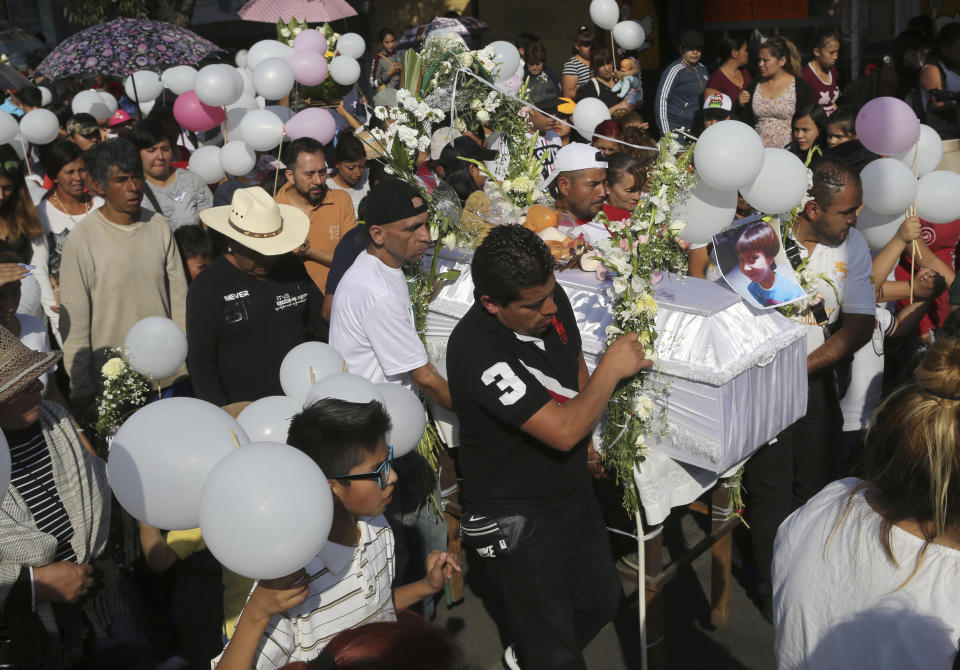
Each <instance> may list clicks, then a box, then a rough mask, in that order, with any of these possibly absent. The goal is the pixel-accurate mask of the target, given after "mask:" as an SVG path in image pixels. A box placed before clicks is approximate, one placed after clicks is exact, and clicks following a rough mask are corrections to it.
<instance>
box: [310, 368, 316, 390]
mask: <svg viewBox="0 0 960 670" xmlns="http://www.w3.org/2000/svg"><path fill="white" fill-rule="evenodd" d="M316 383H317V374H316V373H315V372H314V371H313V366H312V365H311V366H310V386H313V385H314V384H316Z"/></svg>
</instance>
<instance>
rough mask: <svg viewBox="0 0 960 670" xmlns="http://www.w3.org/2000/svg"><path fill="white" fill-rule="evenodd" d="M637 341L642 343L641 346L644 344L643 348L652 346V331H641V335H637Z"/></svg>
mask: <svg viewBox="0 0 960 670" xmlns="http://www.w3.org/2000/svg"><path fill="white" fill-rule="evenodd" d="M637 339H638V340H639V341H640V344H642V345H643V346H647V345H648V344H650V331H648V330H642V331H640V333H639V334H638V335H637Z"/></svg>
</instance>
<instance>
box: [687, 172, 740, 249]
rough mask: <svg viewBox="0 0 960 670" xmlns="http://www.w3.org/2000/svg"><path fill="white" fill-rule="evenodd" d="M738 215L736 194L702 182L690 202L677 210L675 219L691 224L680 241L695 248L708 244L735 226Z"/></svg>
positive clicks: (691, 194)
mask: <svg viewBox="0 0 960 670" xmlns="http://www.w3.org/2000/svg"><path fill="white" fill-rule="evenodd" d="M736 213H737V192H736V191H730V190H719V189H715V188H713V187H712V186H710V184H708V183H706V182H703V181H701V182H700V183H698V184H697V185H696V186H694V187H693V190H692V191H691V192H690V194H689V195H688V196H687V199H686V200H684V201H682V202H680V203H678V204H677V205H675V206H674V208H673V214H672V216H673V217H674V219H679V220H681V221H683V222H684V223H686V224H687V227H686V228H685V229H684V231H683V234H682V235H681V236H680V237H682V238H683V239H684V240H686V241H687V242H690V243H691V244H706V243H707V242H709V241H710V240H711V239H712V238H713V236H714V235H716V234H717V233H719V232H720V231H721V230H723V229H724V228H726V227H727V226H729V225H730V224H731V223H732V222H733V217H734V216H735V215H736Z"/></svg>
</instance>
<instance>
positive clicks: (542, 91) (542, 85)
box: [527, 77, 560, 114]
mask: <svg viewBox="0 0 960 670" xmlns="http://www.w3.org/2000/svg"><path fill="white" fill-rule="evenodd" d="M527 92H528V93H529V94H530V101H531V102H532V103H533V106H534V107H536V108H537V109H540V110H543V111H544V112H547V113H549V114H556V113H557V105H559V104H560V97H559V96H558V95H557V87H556V86H554V85H553V82H552V81H550V80H549V79H547V78H546V77H531V78H530V83H529V84H528V85H527Z"/></svg>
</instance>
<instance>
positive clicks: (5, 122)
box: [0, 110, 20, 144]
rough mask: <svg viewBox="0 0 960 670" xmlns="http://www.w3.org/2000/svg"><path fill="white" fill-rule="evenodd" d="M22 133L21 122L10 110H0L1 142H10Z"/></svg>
mask: <svg viewBox="0 0 960 670" xmlns="http://www.w3.org/2000/svg"><path fill="white" fill-rule="evenodd" d="M19 133H20V124H19V123H17V120H16V119H15V118H13V115H12V114H10V113H9V112H4V111H3V110H0V144H9V143H12V142H13V140H14V139H15V138H16V137H17V135H18V134H19Z"/></svg>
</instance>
